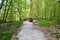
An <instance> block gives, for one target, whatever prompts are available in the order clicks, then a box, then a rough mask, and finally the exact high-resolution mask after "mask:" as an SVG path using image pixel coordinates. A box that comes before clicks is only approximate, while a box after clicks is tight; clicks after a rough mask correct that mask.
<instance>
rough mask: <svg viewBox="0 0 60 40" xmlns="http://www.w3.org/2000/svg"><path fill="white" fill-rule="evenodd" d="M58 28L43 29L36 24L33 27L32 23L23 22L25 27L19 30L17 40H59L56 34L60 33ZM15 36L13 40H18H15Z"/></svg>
mask: <svg viewBox="0 0 60 40" xmlns="http://www.w3.org/2000/svg"><path fill="white" fill-rule="evenodd" d="M57 26H58V25H57ZM57 26H51V27H42V26H40V25H38V24H36V23H34V24H33V25H32V23H29V22H26V23H25V22H23V25H22V26H21V27H20V28H19V31H18V35H17V39H18V40H40V39H42V40H57V38H56V37H57V36H56V33H57V32H60V29H59V28H57ZM37 34H38V35H37ZM14 36H15V35H13V37H12V40H15V39H16V38H14ZM33 37H34V39H33ZM40 37H42V38H40ZM39 38H40V39H39ZM45 38H46V39H45ZM59 40H60V39H59Z"/></svg>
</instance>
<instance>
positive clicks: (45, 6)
mask: <svg viewBox="0 0 60 40" xmlns="http://www.w3.org/2000/svg"><path fill="white" fill-rule="evenodd" d="M45 19H46V6H45Z"/></svg>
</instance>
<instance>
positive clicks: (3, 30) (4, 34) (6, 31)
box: [0, 21, 22, 40]
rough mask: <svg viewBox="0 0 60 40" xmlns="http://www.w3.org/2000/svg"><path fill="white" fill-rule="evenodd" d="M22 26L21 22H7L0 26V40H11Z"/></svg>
mask: <svg viewBox="0 0 60 40" xmlns="http://www.w3.org/2000/svg"><path fill="white" fill-rule="evenodd" d="M21 25H22V22H18V21H16V22H7V23H2V25H0V40H11V37H12V35H13V34H14V33H16V32H17V29H18V28H19V27H20V26H21Z"/></svg>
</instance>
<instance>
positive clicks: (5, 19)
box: [5, 0, 12, 22]
mask: <svg viewBox="0 0 60 40" xmlns="http://www.w3.org/2000/svg"><path fill="white" fill-rule="evenodd" d="M11 4H12V0H10V3H9V5H8V9H7V13H6V19H7V16H8V12H9V9H10V5H11ZM6 19H5V22H6Z"/></svg>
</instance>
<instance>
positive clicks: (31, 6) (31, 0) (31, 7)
mask: <svg viewBox="0 0 60 40" xmlns="http://www.w3.org/2000/svg"><path fill="white" fill-rule="evenodd" d="M30 3H31V4H30V18H32V5H33V1H32V0H30Z"/></svg>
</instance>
